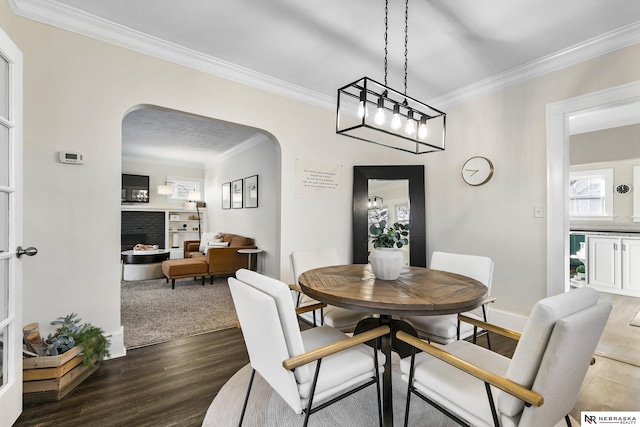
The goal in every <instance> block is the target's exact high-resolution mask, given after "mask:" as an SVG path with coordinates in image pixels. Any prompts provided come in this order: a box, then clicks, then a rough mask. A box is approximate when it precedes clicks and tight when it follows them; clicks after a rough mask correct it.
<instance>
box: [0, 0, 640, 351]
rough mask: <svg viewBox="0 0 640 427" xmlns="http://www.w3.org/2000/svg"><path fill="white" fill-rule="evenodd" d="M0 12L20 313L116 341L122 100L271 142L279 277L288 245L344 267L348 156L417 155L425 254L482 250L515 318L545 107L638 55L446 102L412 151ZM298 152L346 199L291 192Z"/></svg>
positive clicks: (615, 76) (533, 281) (1, 8)
mask: <svg viewBox="0 0 640 427" xmlns="http://www.w3.org/2000/svg"><path fill="white" fill-rule="evenodd" d="M6 14H9V15H6ZM0 16H2V19H1V20H0V24H2V26H3V29H4V30H5V31H6V32H7V34H8V35H9V36H10V37H11V38H12V39H13V40H14V42H15V43H16V44H17V45H18V47H19V48H20V49H21V50H22V51H23V52H24V58H25V64H24V65H25V75H24V81H25V103H24V105H25V110H24V122H25V129H24V152H25V153H24V154H25V156H24V157H25V164H24V172H25V194H24V207H25V218H24V224H25V230H24V236H25V241H24V244H25V245H28V246H31V245H33V246H36V247H38V248H39V250H40V252H39V254H38V256H37V257H34V258H32V259H30V260H28V265H27V264H25V273H24V295H25V310H24V314H25V322H32V321H37V322H40V324H41V325H47V324H48V322H49V321H50V320H53V319H55V318H56V317H58V316H61V315H64V314H66V313H70V312H76V313H79V314H80V316H81V317H82V318H83V319H84V320H85V321H89V322H91V323H92V324H95V325H97V326H100V327H102V328H104V329H105V330H106V331H108V332H112V333H114V334H115V335H114V337H115V340H116V341H117V342H115V346H116V347H118V346H120V347H121V345H122V344H121V327H120V283H119V262H120V260H119V253H118V252H119V251H118V248H119V225H120V224H119V220H118V218H119V217H120V216H119V210H120V199H119V190H120V173H121V167H120V162H121V145H120V144H121V142H120V141H121V133H122V131H121V123H122V118H123V116H124V115H125V114H126V112H127V111H128V110H129V108H131V106H134V105H138V104H153V105H158V106H162V107H166V108H171V109H175V110H180V111H185V112H188V113H193V114H198V115H201V116H205V117H212V118H217V119H220V120H226V121H230V122H235V123H239V124H242V125H246V126H253V127H256V128H258V129H263V130H265V131H266V132H268V133H270V134H271V135H272V136H273V139H274V140H275V141H277V142H278V144H279V148H280V153H279V155H280V158H279V159H277V160H278V166H277V167H279V168H280V174H281V175H280V185H279V188H277V189H276V190H275V192H276V194H277V193H279V195H277V197H276V200H278V198H279V204H278V205H277V206H276V212H275V215H276V224H278V223H279V227H280V230H279V231H277V233H278V235H279V236H280V243H279V244H280V247H279V248H277V247H276V249H275V250H276V252H278V253H279V256H280V259H279V261H278V262H279V266H276V268H275V273H276V275H279V276H280V277H281V278H282V279H283V280H285V281H288V280H292V276H291V273H290V271H289V270H290V268H289V261H288V254H289V253H290V252H291V251H292V250H294V249H313V248H326V247H337V248H338V251H339V256H340V258H341V260H342V261H343V262H349V261H350V259H351V243H350V240H351V210H352V209H351V207H352V204H351V186H352V166H353V165H379V164H425V165H426V191H427V195H426V196H427V218H426V220H427V239H428V242H427V243H428V247H429V250H430V251H433V250H443V251H455V252H461V253H469V254H483V255H488V256H490V257H491V258H493V260H494V262H495V264H496V267H495V275H494V281H493V283H494V284H493V294H494V295H495V296H496V297H497V302H496V304H495V308H496V309H497V310H500V311H502V312H504V313H513V314H515V315H519V316H524V315H527V314H528V312H529V310H530V308H531V306H532V305H533V304H534V303H535V301H537V300H538V299H540V298H541V297H543V296H544V295H545V293H546V283H545V281H546V220H545V219H538V218H533V205H534V204H544V203H545V200H546V185H547V176H546V172H547V170H546V122H545V120H546V116H545V107H546V104H548V103H551V102H556V101H559V100H562V99H566V98H570V97H574V96H577V95H580V94H584V93H589V92H593V91H596V90H599V89H603V88H606V87H610V86H615V85H619V84H623V83H627V82H631V81H634V80H637V78H638V74H637V64H638V63H639V62H640V46H632V47H629V48H626V49H624V50H620V51H616V52H613V53H611V54H608V55H605V56H603V57H601V58H598V59H596V60H591V61H588V62H586V63H583V64H579V65H577V66H573V67H570V68H567V69H564V70H561V71H557V72H554V73H549V74H547V75H545V76H543V77H540V78H538V79H535V80H531V81H528V82H526V83H523V84H519V85H514V86H511V87H509V88H507V89H505V90H503V91H500V92H496V93H492V94H489V95H486V96H483V97H480V98H477V99H475V100H473V101H470V102H466V103H463V104H459V105H455V106H453V107H449V108H447V109H446V112H447V114H448V120H447V124H448V129H447V131H448V135H447V137H448V139H447V149H446V151H445V152H442V153H434V154H428V155H425V156H414V155H411V154H407V153H401V152H397V151H394V150H390V149H386V148H384V147H379V146H374V145H372V144H367V143H364V142H361V141H357V140H352V139H349V138H345V137H342V136H337V135H336V134H335V118H334V114H335V113H334V111H328V110H323V109H320V108H317V107H313V106H310V105H306V104H302V103H300V102H296V101H292V100H290V99H287V98H284V97H281V96H276V95H273V94H269V93H266V92H264V91H260V90H257V89H253V88H250V87H246V86H243V85H241V84H237V83H234V82H231V81H227V80H224V79H220V78H217V77H214V76H211V75H207V74H204V73H201V72H198V71H194V70H190V69H187V68H185V67H183V66H178V65H175V64H171V63H167V62H165V61H162V60H158V59H155V58H151V57H148V56H145V55H142V54H139V53H136V52H133V51H129V50H126V49H123V48H120V47H116V46H112V45H109V44H106V43H103V42H100V41H96V40H93V39H90V38H87V37H83V36H80V35H77V34H74V33H70V32H67V31H63V30H60V29H56V28H53V27H50V26H47V25H42V24H39V23H36V22H32V21H29V20H25V19H23V18H20V17H16V16H14V15H12V12H11V10H10V9H9V6H8V5H7V3H6V2H0ZM6 16H10V17H9V19H7V18H6ZM437 107H440V106H437ZM60 150H74V151H80V152H83V153H84V154H85V155H86V159H87V161H86V164H85V165H84V166H81V167H69V166H65V165H61V164H60V163H58V162H56V160H55V153H56V152H57V151H60ZM474 155H484V156H487V157H489V158H490V159H491V160H492V161H493V163H494V165H495V167H496V172H495V174H494V178H493V179H492V180H491V181H490V182H489V183H488V184H486V185H484V186H481V187H469V186H467V185H466V184H464V182H463V181H462V179H461V177H460V168H461V166H462V164H463V162H464V161H465V160H466V159H468V158H469V157H471V156H474ZM296 159H313V160H320V161H325V162H333V163H340V164H342V165H344V171H345V173H344V182H343V185H344V187H343V188H344V192H343V193H342V195H341V196H340V197H339V198H337V199H336V200H316V199H297V198H296V197H295V164H296ZM230 172H231V171H230ZM253 173H254V172H253V170H247V171H242V172H240V171H238V175H237V176H239V177H244V176H248V175H251V174H253ZM207 176H209V175H207ZM228 176H229V179H231V178H232V177H233V176H236V174H235V173H230V174H229V175H228ZM221 179H227V178H221ZM261 192H262V188H261ZM205 197H207V196H205ZM209 203H211V202H209V201H208V204H209ZM258 211H259V210H258ZM243 214H247V215H249V214H250V212H248V211H247V212H243ZM216 220H217V219H216V218H212V222H213V221H216ZM226 224H229V227H231V225H232V224H231V223H225V225H226ZM276 226H277V225H276ZM256 234H257V231H256ZM258 237H259V236H258ZM259 238H260V239H262V237H259ZM260 244H261V243H260ZM269 250H270V249H269ZM119 335H120V338H118V336H119ZM115 353H116V354H118V349H117V348H116V351H115Z"/></svg>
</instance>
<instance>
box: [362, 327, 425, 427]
mask: <svg viewBox="0 0 640 427" xmlns="http://www.w3.org/2000/svg"><path fill="white" fill-rule="evenodd" d="M382 325H389V328H390V329H391V332H390V333H389V335H385V336H383V337H382V338H380V350H381V351H382V353H383V354H384V356H385V358H386V360H385V362H384V373H383V374H382V424H383V425H384V426H385V427H392V426H393V388H392V382H391V351H392V350H393V351H395V352H396V353H398V355H399V356H400V357H401V358H405V357H407V356H411V350H412V347H411V346H410V345H409V344H407V343H405V342H402V341H400V340H399V339H397V338H396V332H398V331H404V332H406V333H408V334H411V335H413V336H415V337H417V336H418V333H417V332H416V330H415V329H414V327H413V326H411V325H410V324H409V323H407V322H405V321H403V320H398V319H393V318H392V317H391V316H389V315H384V314H382V315H380V317H369V318H366V319H363V320H361V321H360V322H358V324H357V325H356V328H355V330H354V331H353V334H354V335H356V334H359V333H362V332H366V331H368V330H371V329H374V328H377V327H378V326H382Z"/></svg>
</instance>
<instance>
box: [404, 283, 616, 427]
mask: <svg viewBox="0 0 640 427" xmlns="http://www.w3.org/2000/svg"><path fill="white" fill-rule="evenodd" d="M598 298H599V294H598V292H597V291H595V290H594V289H592V288H581V289H576V290H572V291H570V292H567V293H564V294H559V295H556V296H553V297H549V298H545V299H543V300H540V301H539V302H538V303H537V304H536V305H535V306H534V308H533V310H532V312H531V315H530V316H529V318H528V319H527V322H526V324H525V327H524V330H523V332H522V334H521V335H520V334H518V333H517V332H514V331H509V330H506V329H504V328H499V327H493V326H491V325H487V324H483V323H484V322H480V321H477V320H471V321H472V322H475V323H478V324H479V325H480V326H481V327H484V328H487V329H490V330H492V331H493V332H496V333H502V334H504V335H507V336H509V337H511V338H514V339H518V344H517V347H516V349H515V353H514V354H513V358H512V359H508V358H506V357H504V356H501V355H498V354H496V353H493V352H491V351H490V350H488V349H485V348H483V347H480V346H477V345H474V344H471V343H469V342H467V341H455V342H452V343H450V344H447V345H445V346H444V347H435V346H432V345H431V344H427V343H426V342H424V341H421V340H419V339H417V338H415V337H412V336H410V335H408V334H406V333H404V332H398V334H397V336H398V339H400V340H402V341H404V342H407V343H409V344H411V345H414V346H415V347H416V348H418V349H420V350H422V351H423V352H422V353H419V354H415V352H414V355H413V356H410V357H407V358H405V359H403V360H402V361H401V362H400V367H401V371H402V379H403V380H404V381H406V382H408V384H409V392H408V393H407V395H408V398H407V407H406V414H409V410H410V398H411V394H416V395H418V396H419V397H421V398H422V399H424V400H426V401H427V402H429V403H431V404H433V405H434V406H435V407H436V408H437V409H439V410H441V411H442V412H444V413H445V414H447V415H449V416H450V417H452V418H454V419H455V420H456V421H457V422H458V423H459V424H461V425H468V426H474V427H476V426H478V427H480V426H485V427H486V426H496V427H498V426H500V427H515V426H519V427H545V426H546V427H552V426H560V425H563V424H565V423H566V425H567V426H569V427H570V426H571V422H570V419H569V416H568V414H569V412H570V411H571V409H572V408H573V406H574V405H575V402H576V399H577V397H578V394H579V392H580V387H581V385H582V382H583V380H584V377H585V374H586V372H587V368H588V367H589V364H590V363H592V360H593V353H594V351H595V349H596V346H597V344H598V341H599V339H600V335H601V334H602V331H603V329H604V327H605V324H606V322H607V318H608V317H609V313H610V312H611V303H610V302H598ZM461 317H464V316H461ZM407 418H408V417H407ZM563 419H564V421H563ZM406 425H407V420H406V419H405V426H406Z"/></svg>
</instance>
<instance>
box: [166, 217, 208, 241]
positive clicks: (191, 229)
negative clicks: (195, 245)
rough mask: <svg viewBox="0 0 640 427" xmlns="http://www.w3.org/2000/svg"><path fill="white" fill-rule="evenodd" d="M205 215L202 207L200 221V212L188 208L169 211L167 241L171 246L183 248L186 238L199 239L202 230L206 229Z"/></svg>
mask: <svg viewBox="0 0 640 427" xmlns="http://www.w3.org/2000/svg"><path fill="white" fill-rule="evenodd" d="M205 218H206V217H205V215H204V212H203V209H200V221H198V212H196V211H195V210H194V211H187V210H172V211H167V243H168V245H170V247H171V248H180V249H181V248H182V244H183V243H184V241H185V240H198V239H199V236H200V235H201V233H202V232H204V231H205V230H206V226H205Z"/></svg>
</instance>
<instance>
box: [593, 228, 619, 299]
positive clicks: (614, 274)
mask: <svg viewBox="0 0 640 427" xmlns="http://www.w3.org/2000/svg"><path fill="white" fill-rule="evenodd" d="M587 240H588V242H589V244H588V248H589V249H588V250H589V261H588V262H587V270H588V272H587V274H588V278H589V280H588V284H589V285H594V286H605V287H610V288H620V283H621V280H620V278H621V274H622V269H621V268H622V265H621V262H620V260H621V256H620V244H621V239H620V238H619V237H595V236H594V237H592V236H589V237H588V238H587Z"/></svg>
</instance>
